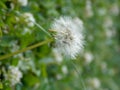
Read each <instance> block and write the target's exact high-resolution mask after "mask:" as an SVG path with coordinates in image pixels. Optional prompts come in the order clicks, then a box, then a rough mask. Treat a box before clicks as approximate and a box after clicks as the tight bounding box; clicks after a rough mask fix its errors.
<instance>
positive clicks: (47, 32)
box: [34, 22, 51, 37]
mask: <svg viewBox="0 0 120 90" xmlns="http://www.w3.org/2000/svg"><path fill="white" fill-rule="evenodd" d="M34 24H35V25H36V26H37V27H39V28H40V29H41V30H42V31H43V32H45V33H46V34H47V35H48V36H50V37H51V34H50V33H48V32H47V31H46V30H45V29H44V28H43V27H42V26H41V25H39V24H38V23H36V22H34Z"/></svg>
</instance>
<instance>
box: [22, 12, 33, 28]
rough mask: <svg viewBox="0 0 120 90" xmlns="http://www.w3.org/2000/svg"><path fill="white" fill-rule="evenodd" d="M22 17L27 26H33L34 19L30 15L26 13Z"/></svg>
mask: <svg viewBox="0 0 120 90" xmlns="http://www.w3.org/2000/svg"><path fill="white" fill-rule="evenodd" d="M23 17H24V18H25V21H26V22H27V24H28V26H30V27H33V26H34V25H35V24H34V23H35V19H34V17H33V15H32V14H31V13H29V12H26V13H24V14H23Z"/></svg>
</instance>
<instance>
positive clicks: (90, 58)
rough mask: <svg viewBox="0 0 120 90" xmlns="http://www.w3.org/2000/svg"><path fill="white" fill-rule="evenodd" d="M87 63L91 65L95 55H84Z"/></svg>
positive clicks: (88, 53) (87, 53)
mask: <svg viewBox="0 0 120 90" xmlns="http://www.w3.org/2000/svg"><path fill="white" fill-rule="evenodd" d="M84 58H85V61H86V63H87V64H89V63H91V62H92V60H93V55H92V53H90V52H86V53H85V55H84Z"/></svg>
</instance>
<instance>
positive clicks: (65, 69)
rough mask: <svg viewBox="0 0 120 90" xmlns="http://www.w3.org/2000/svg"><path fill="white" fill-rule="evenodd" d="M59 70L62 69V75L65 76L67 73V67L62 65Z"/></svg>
mask: <svg viewBox="0 0 120 90" xmlns="http://www.w3.org/2000/svg"><path fill="white" fill-rule="evenodd" d="M61 69H62V72H63V73H64V74H67V73H68V68H67V66H65V65H63V66H62V68H61Z"/></svg>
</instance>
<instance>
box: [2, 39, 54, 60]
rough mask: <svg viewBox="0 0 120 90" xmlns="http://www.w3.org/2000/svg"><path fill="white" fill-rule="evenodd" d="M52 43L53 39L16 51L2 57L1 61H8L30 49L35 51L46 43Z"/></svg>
mask: <svg viewBox="0 0 120 90" xmlns="http://www.w3.org/2000/svg"><path fill="white" fill-rule="evenodd" d="M51 41H53V39H48V40H46V41H43V42H39V43H37V44H34V45H32V46H29V47H27V48H24V49H21V50H18V51H16V52H13V53H11V54H7V55H4V56H1V57H0V60H4V59H7V58H9V57H11V56H14V55H16V54H19V53H22V52H25V51H27V50H30V49H33V48H36V47H39V46H41V45H44V44H46V43H48V42H51Z"/></svg>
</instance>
